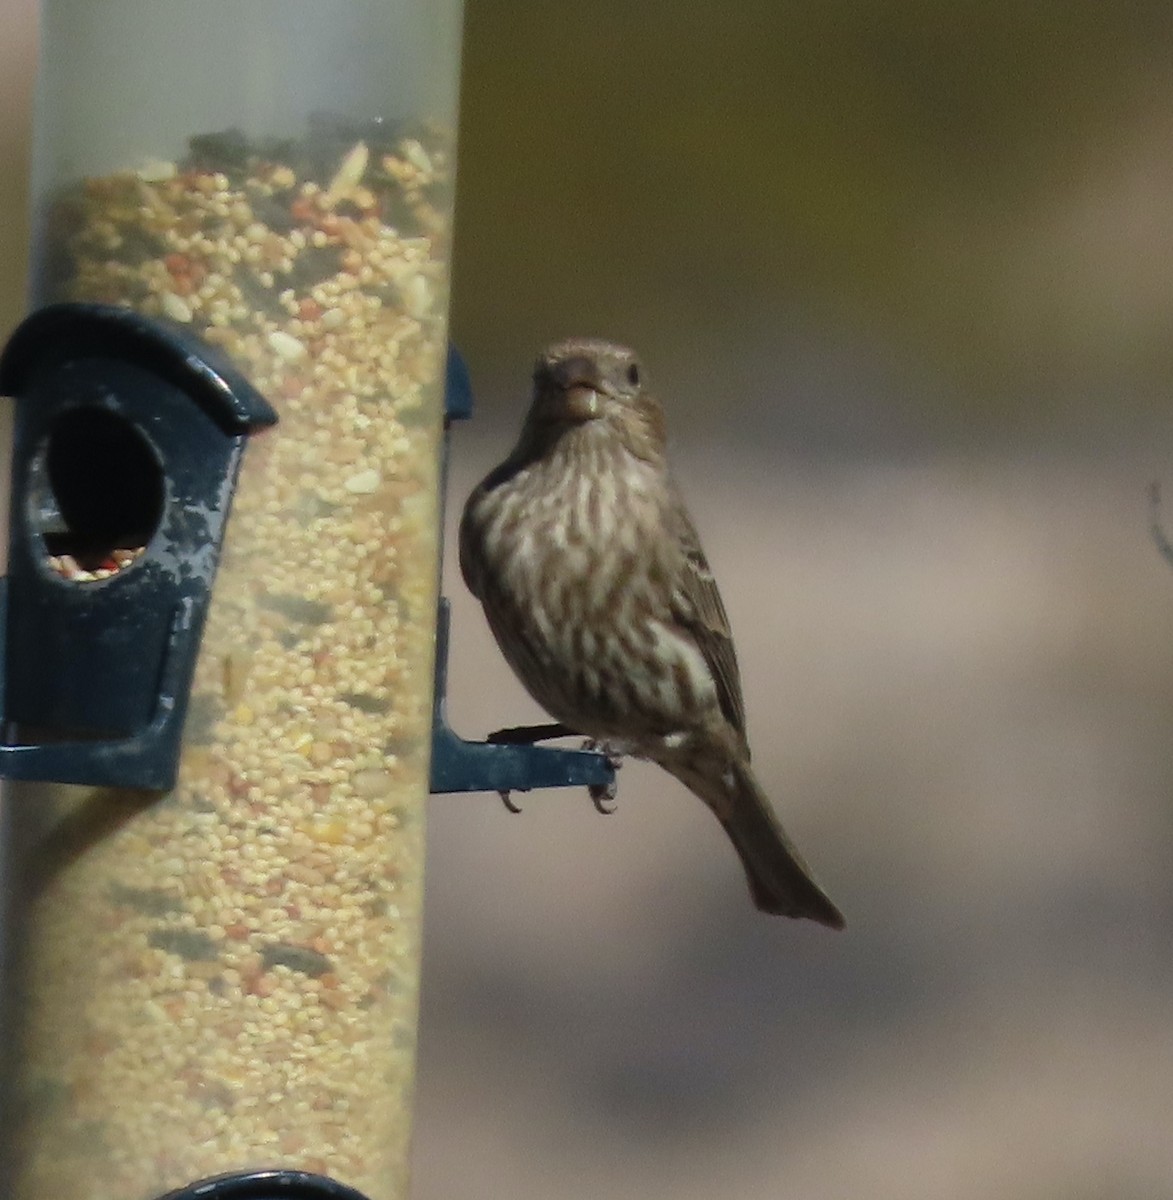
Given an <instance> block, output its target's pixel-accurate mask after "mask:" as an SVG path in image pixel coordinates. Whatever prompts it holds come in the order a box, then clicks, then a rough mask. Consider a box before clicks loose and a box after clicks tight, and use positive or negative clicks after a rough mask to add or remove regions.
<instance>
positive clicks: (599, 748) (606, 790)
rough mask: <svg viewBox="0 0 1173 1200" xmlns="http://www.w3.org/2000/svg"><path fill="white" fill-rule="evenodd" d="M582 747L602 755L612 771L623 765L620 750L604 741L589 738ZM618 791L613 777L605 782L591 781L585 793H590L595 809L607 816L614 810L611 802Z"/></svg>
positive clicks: (614, 806)
mask: <svg viewBox="0 0 1173 1200" xmlns="http://www.w3.org/2000/svg"><path fill="white" fill-rule="evenodd" d="M583 749H584V750H590V751H592V752H593V753H595V754H601V755H603V757H604V758H605V759H606V760H607V765H608V766H609V767H610V768H611V770H612V771H618V770H619V768H620V767H621V766H623V754H622V752H621V751H619V750H618V749H617V748H616V747H614V746H609V745H607V743H606V742H596V741H594V740H591V741H588V742H586V743H585V745H584V746H583ZM618 791H619V785H618V783H617V782H616V781H615V780H614V779H611V780H609V781H608V782H607V783H592V784H590V785H589V786H588V787H587V793H588V794H589V795H590V798H591V803H592V804H593V805H594V806H595V810H596V811H597V812H600V813H602V814H603V816H605V817H609V816H610V815H611V814H612V813H613V812H614V811H615V808H616V805H615V804H614V803H612V802H613V801H614V799H615V797H616V795H617V794H618Z"/></svg>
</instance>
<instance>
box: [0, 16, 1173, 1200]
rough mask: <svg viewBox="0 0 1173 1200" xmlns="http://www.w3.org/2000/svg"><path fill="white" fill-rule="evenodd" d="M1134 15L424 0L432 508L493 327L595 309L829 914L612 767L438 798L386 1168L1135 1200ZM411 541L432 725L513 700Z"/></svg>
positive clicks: (1152, 203) (428, 1191)
mask: <svg viewBox="0 0 1173 1200" xmlns="http://www.w3.org/2000/svg"><path fill="white" fill-rule="evenodd" d="M31 9H32V4H31V3H30V0H0V13H3V14H4V37H3V39H0V58H2V59H3V68H4V69H3V70H0V88H2V89H3V91H0V99H2V103H3V111H4V113H5V116H6V124H5V126H4V128H3V130H2V131H0V153H2V154H3V155H4V159H3V161H4V165H5V169H4V170H3V171H2V172H0V189H3V190H2V191H0V205H3V207H2V208H0V215H2V217H3V220H0V238H3V239H4V240H3V242H2V243H0V305H3V307H2V308H0V325H8V324H11V321H12V320H14V319H15V317H16V315H17V314H18V313H19V312H20V310H21V307H22V305H21V302H20V298H19V294H18V292H17V291H16V288H17V286H18V285H17V283H16V280H17V278H18V276H19V272H20V268H21V262H20V259H21V255H20V253H19V246H20V236H19V234H20V210H19V205H18V203H17V199H18V197H19V195H20V194H21V193H22V190H23V187H22V185H20V186H18V185H19V176H20V169H21V155H22V154H23V147H24V133H23V129H24V124H23V123H24V121H25V117H24V113H23V110H22V108H21V103H22V99H21V97H22V94H23V93H22V87H24V86H26V85H27V80H26V76H25V75H24V74H22V71H21V66H22V64H27V43H28V26H27V18H26V21H25V23H23V24H22V22H21V20H20V14H21V13H24V14H27V13H28V12H30V11H31ZM1171 13H1173V10H1171V9H1169V7H1168V5H1167V3H1164V2H1162V3H1161V4H1156V3H1142V2H1140V0H1136V2H1132V3H1126V4H1122V5H1116V6H1111V7H1104V6H1103V5H1101V4H1098V3H1090V2H1088V0H1078V2H1071V3H1066V4H1058V3H1053V4H1052V3H1044V4H1039V5H1033V6H1026V7H1024V6H1016V5H1008V4H1004V3H992V4H991V3H986V4H978V3H976V2H973V3H971V2H969V0H965V2H963V3H958V4H956V5H948V6H941V5H930V4H924V3H917V2H915V0H882V2H877V3H875V4H872V5H866V6H865V5H852V4H848V3H844V2H841V0H832V2H827V3H783V4H777V3H774V2H773V0H763V2H762V3H749V4H747V5H743V6H740V7H738V8H737V9H736V10H730V9H729V7H728V6H717V5H701V4H692V5H686V6H677V5H669V4H666V3H663V2H662V0H657V2H654V3H650V4H646V5H640V6H631V5H623V4H619V3H618V2H617V0H604V2H603V3H600V4H596V5H589V6H581V5H579V6H575V5H569V4H542V5H539V4H536V3H527V2H526V0H508V2H502V3H499V4H493V5H490V4H487V3H484V2H483V0H470V2H469V10H468V15H469V20H468V36H467V40H466V76H465V93H464V100H465V107H464V115H463V119H462V144H461V178H460V200H459V205H460V213H459V228H458V242H457V268H456V279H455V282H454V333H455V335H456V338H457V340H458V341H459V343H460V344H461V345H462V347H463V348H464V350H465V352H466V354H467V356H468V358H469V360H470V364H471V366H472V369H473V373H474V379H475V382H476V384H477V389H478V401H479V416H478V419H477V420H476V421H475V422H474V423H473V425H472V426H471V427H469V428H468V429H465V430H460V431H458V435H457V443H456V455H455V463H454V471H453V481H452V499H453V504H452V506H451V507H452V509H453V511H452V512H450V514H449V523H450V524H451V522H452V520H454V518H455V509H456V507H458V505H459V502H460V501H461V500H462V499H463V496H464V495H465V494H466V493H467V491H468V488H469V487H470V486H471V485H472V483H473V482H474V481H475V479H476V478H477V477H478V476H479V474H480V473H482V472H483V471H484V470H486V469H487V468H488V467H489V466H490V465H491V464H492V463H493V462H495V461H496V460H497V459H499V458H500V456H501V455H502V454H503V453H504V451H505V449H506V448H507V447H508V445H509V443H510V441H511V439H512V437H513V435H514V433H515V430H516V425H517V422H518V420H519V418H520V408H521V405H522V402H523V401H522V394H523V392H524V388H525V383H526V375H527V371H528V365H529V360H530V359H531V357H532V355H533V354H534V352H535V351H536V350H537V349H538V348H539V346H540V345H541V343H542V342H544V341H546V340H548V339H549V338H552V337H556V336H561V335H564V334H568V333H601V334H605V335H609V336H614V337H622V338H627V339H629V340H631V341H632V342H633V343H634V344H635V345H637V346H638V347H639V348H640V349H641V350H642V351H643V353H644V356H645V358H646V361H647V365H648V369H649V372H650V374H651V376H652V378H653V379H654V380H655V381H656V382H657V384H658V385H659V387H660V389H661V391H662V392H663V394H664V396H665V399H666V401H667V403H668V407H669V415H670V419H672V427H673V433H674V440H675V447H676V451H677V462H678V473H679V474H680V477H681V481H682V483H683V485H684V487H685V489H686V491H687V493H688V495H689V497H690V499H691V502H692V506H693V509H694V515H695V516H696V518H697V521H698V524H699V525H700V528H701V531H702V534H703V535H704V537H705V540H706V544H707V547H708V550H709V554H710V558H712V560H713V563H714V567H715V569H716V570H717V573H718V575H719V577H720V579H721V583H722V588H723V591H724V593H725V597H726V600H727V604H728V607H729V609H730V613H731V617H732V619H733V622H734V626H735V629H736V632H737V635H738V642H739V646H740V650H741V657H742V661H743V673H744V676H745V687H746V693H747V702H748V707H749V712H750V732H751V737H752V740H753V744H754V747H755V757H756V759H757V761H758V762H759V763H760V766H761V774H762V777H763V780H764V781H765V782H766V783H767V785H768V786H769V787H770V788H771V790H772V792H773V794H774V795H775V796H776V798H777V800H778V803H779V805H780V807H781V809H782V811H783V813H784V815H785V817H786V820H787V823H788V825H789V826H790V828H791V830H792V832H793V833H794V835H795V837H796V839H797V840H798V842H799V844H800V846H801V847H802V848H803V851H804V853H805V854H806V855H807V856H808V857H809V859H810V860H811V862H812V864H813V865H814V866H815V868H816V870H817V872H818V874H819V876H820V878H821V880H822V881H823V882H824V883H825V885H826V886H827V888H828V890H829V891H830V892H831V894H832V895H833V896H834V897H835V899H836V900H837V901H838V902H839V903H840V904H841V905H842V906H843V908H844V910H845V911H846V913H847V916H848V921H849V928H848V930H847V932H846V933H845V934H844V935H842V936H835V935H832V934H829V933H827V932H825V931H823V930H819V929H814V928H805V927H802V926H797V925H794V924H791V923H786V922H779V921H772V920H770V919H767V918H763V917H760V916H758V915H757V914H756V913H754V911H753V910H752V909H751V908H750V906H749V903H748V900H747V899H746V896H745V892H744V885H743V882H742V880H741V878H740V875H739V872H738V869H737V865H736V862H735V861H734V859H733V856H732V854H731V852H730V851H729V849H728V846H727V845H726V844H725V842H724V841H723V839H722V838H721V837H720V834H719V831H718V830H717V829H716V826H715V824H714V823H713V822H712V820H711V818H709V817H708V815H707V813H705V812H704V811H703V809H702V807H701V806H700V804H699V803H698V802H697V801H695V800H694V799H693V798H691V797H690V796H688V795H687V794H686V793H685V792H684V791H683V790H682V789H681V788H680V787H678V786H677V785H676V784H674V783H673V782H672V781H671V780H669V779H667V778H666V777H664V776H662V775H660V774H659V773H657V772H656V771H655V770H654V769H652V768H647V767H644V766H641V765H638V764H632V765H628V766H626V767H625V768H624V769H623V772H622V777H621V791H620V803H619V810H618V812H617V814H616V815H615V816H613V817H610V818H607V819H604V818H600V817H598V816H597V815H596V814H595V813H594V811H593V809H592V808H591V807H590V804H589V801H588V800H587V798H586V797H585V796H583V795H576V794H571V793H547V794H542V795H536V796H530V797H528V798H526V799H525V801H524V808H525V811H524V815H522V816H520V817H511V816H509V815H508V814H507V813H506V812H505V811H504V809H503V808H502V807H501V806H500V805H499V803H498V802H497V800H496V799H495V798H494V797H473V798H470V797H438V798H436V799H435V800H434V801H433V803H432V810H431V820H432V823H431V830H430V841H429V854H430V863H429V879H428V909H427V929H426V952H425V967H424V970H425V979H424V1002H423V1014H422V1026H421V1053H420V1061H419V1109H418V1124H417V1134H416V1154H415V1176H416V1184H415V1192H416V1195H417V1196H418V1197H419V1200H464V1198H468V1200H473V1198H476V1200H481V1198H482V1197H501V1196H509V1197H513V1198H515V1200H528V1198H530V1197H532V1198H533V1200H539V1198H541V1200H546V1198H547V1197H550V1196H556V1197H559V1198H569V1200H574V1198H576V1197H582V1198H583V1200H587V1198H590V1200H596V1198H598V1197H603V1196H606V1197H614V1198H623V1197H632V1198H635V1197H640V1198H641V1200H668V1198H669V1197H671V1198H672V1200H689V1198H690V1197H694V1196H695V1197H697V1198H698V1200H699V1198H700V1197H706V1198H707V1197H711V1196H714V1195H718V1196H723V1197H731V1198H736V1200H742V1198H744V1200H751V1198H757V1197H761V1198H762V1200H824V1198H825V1200H839V1198H841V1197H857V1196H860V1197H869V1198H873V1197H874V1198H875V1200H888V1198H891V1200H922V1198H923V1200H940V1198H941V1197H949V1198H950V1200H988V1198H989V1197H998V1198H999V1200H1003V1198H1005V1200H1059V1198H1062V1200H1167V1198H1168V1197H1169V1196H1171V1195H1173V1139H1170V1137H1169V1127H1170V1121H1171V1113H1173V1016H1171V1015H1170V1003H1169V997H1170V995H1171V994H1173V950H1171V948H1170V938H1169V933H1168V930H1169V928H1170V922H1171V918H1173V885H1171V882H1170V880H1171V872H1170V868H1169V863H1170V862H1171V861H1173V751H1171V749H1170V747H1171V744H1173V739H1171V738H1170V733H1169V731H1170V728H1171V727H1173V570H1170V569H1169V567H1168V566H1167V565H1166V564H1165V563H1163V562H1162V561H1161V559H1160V558H1159V556H1158V554H1157V552H1156V550H1155V549H1154V547H1153V545H1152V543H1151V542H1150V541H1149V539H1148V534H1147V530H1146V521H1147V514H1146V508H1145V488H1146V486H1147V484H1148V482H1149V481H1150V480H1151V479H1154V478H1164V479H1166V480H1167V481H1169V490H1170V493H1171V495H1173V470H1171V464H1173V421H1171V420H1170V417H1169V405H1168V396H1169V392H1170V387H1169V384H1170V375H1171V373H1173V369H1171V362H1170V356H1169V352H1168V346H1169V338H1168V321H1169V318H1168V313H1169V311H1170V308H1171V306H1173V204H1171V203H1170V200H1169V196H1170V187H1169V185H1168V181H1169V180H1171V179H1173V136H1171V135H1173V71H1170V69H1169V68H1168V65H1167V64H1168V62H1170V61H1173V59H1171V57H1170V47H1171V46H1173V37H1171V35H1170V26H1171V22H1173V16H1171ZM1171 521H1173V516H1171ZM447 578H448V583H447V590H448V592H449V594H450V595H451V596H452V597H453V600H454V604H455V617H454V620H455V626H454V644H453V662H452V670H451V677H452V691H453V698H452V715H453V720H454V723H456V724H457V726H458V727H459V728H461V730H462V731H464V732H466V733H468V734H469V735H472V734H475V733H481V732H483V731H485V730H487V729H489V728H491V727H494V726H496V725H499V724H505V723H513V722H520V721H524V720H526V719H527V717H528V716H530V715H536V714H534V710H533V708H532V706H531V705H530V704H529V702H528V701H527V700H526V698H525V697H524V696H523V695H522V693H521V691H520V689H519V687H518V686H517V685H516V684H515V683H514V682H513V681H512V679H511V678H510V676H509V675H508V672H507V669H506V668H505V667H504V665H503V664H502V662H501V661H500V659H499V656H498V655H497V654H496V651H495V649H494V648H493V647H492V645H491V643H490V640H489V638H488V635H487V633H486V631H485V628H484V625H483V622H482V621H481V618H480V616H479V614H478V613H477V612H476V611H475V606H473V605H472V604H471V602H470V601H469V599H468V597H467V596H466V595H465V593H464V591H463V588H462V587H461V586H460V584H459V583H458V582H457V581H456V579H455V576H454V572H452V570H451V564H449V572H448V577H447Z"/></svg>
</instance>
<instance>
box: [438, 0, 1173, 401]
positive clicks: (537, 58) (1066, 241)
mask: <svg viewBox="0 0 1173 1200" xmlns="http://www.w3.org/2000/svg"><path fill="white" fill-rule="evenodd" d="M1171 50H1173V7H1170V6H1169V5H1168V3H1166V2H1163V0H1161V2H1152V0H1141V2H1127V3H1122V4H1115V5H1107V4H1104V3H1102V0H1064V2H1063V3H1059V2H1057V0H1046V2H1040V3H1034V4H1008V3H991V2H990V0H985V2H981V0H957V2H953V3H947V4H946V3H940V2H936V3H933V2H930V0H871V2H869V3H861V2H859V0H857V2H855V3H852V2H849V0H789V2H787V0H751V2H748V3H744V4H741V5H712V4H704V5H702V4H695V3H693V4H678V3H677V4H673V3H668V2H667V0H648V2H645V3H642V4H638V5H636V4H631V3H624V2H622V0H600V2H597V3H593V4H590V5H571V4H564V3H551V2H549V0H497V2H495V3H492V4H490V3H487V2H486V0H469V2H468V5H467V17H466V37H465V63H464V91H463V96H462V128H461V144H460V180H459V188H458V221H457V252H456V277H455V292H454V329H455V333H456V336H457V338H458V340H459V341H460V342H461V344H462V345H463V346H464V347H465V349H466V350H467V351H468V353H469V354H470V356H471V357H472V358H473V359H474V360H475V361H477V362H480V363H482V364H491V365H492V366H493V367H494V369H497V368H498V367H499V368H500V369H502V370H504V368H505V364H506V363H508V362H512V363H514V364H516V362H517V360H518V357H519V356H521V359H522V361H525V360H526V359H527V358H528V356H529V355H530V354H531V353H532V351H533V349H534V347H535V346H536V345H538V344H539V343H541V342H542V341H544V340H545V339H546V338H547V337H550V336H557V335H561V334H563V333H565V332H569V331H574V332H578V331H583V332H587V331H598V332H602V333H618V332H622V333H623V334H624V335H625V336H631V337H632V338H634V337H635V336H636V333H637V332H638V333H639V334H640V335H641V336H643V335H645V334H647V333H648V331H654V332H652V334H651V336H653V338H660V337H663V338H665V339H666V340H671V339H672V338H673V337H674V338H675V339H676V340H678V341H681V342H687V343H690V344H694V345H695V344H710V343H711V344H713V345H718V344H719V343H720V338H719V336H718V333H719V331H720V329H722V328H725V327H727V326H729V325H736V323H737V322H738V321H740V320H742V319H745V318H746V317H747V316H748V315H749V314H751V313H753V312H755V310H756V311H759V312H760V311H763V310H764V311H767V312H768V311H771V310H773V311H778V312H779V313H780V314H784V313H785V312H786V310H787V309H788V308H789V307H797V308H799V309H801V310H802V311H803V312H804V313H806V314H808V315H809V314H811V313H815V314H821V315H822V316H821V318H820V319H826V320H828V321H832V322H846V323H847V324H849V325H855V326H857V327H859V328H861V329H866V330H868V331H870V335H875V334H876V332H877V331H879V336H880V337H881V338H883V339H885V340H894V341H895V342H896V343H897V345H898V346H901V347H903V349H901V350H899V351H898V353H901V354H910V355H912V356H913V357H916V358H923V359H925V360H926V361H927V362H928V363H930V364H931V366H932V369H933V370H936V371H941V372H943V373H944V375H945V376H946V377H948V378H949V380H950V382H951V383H952V384H954V385H955V386H956V387H957V388H959V390H960V393H961V394H962V395H963V396H964V397H965V400H964V402H963V403H964V404H965V405H966V407H967V409H968V412H967V413H964V414H962V415H963V417H965V419H969V418H976V419H981V418H982V417H983V416H984V417H990V418H997V420H998V421H1003V420H1006V419H1008V418H1010V417H1021V416H1023V415H1024V414H1023V413H1021V412H1016V411H1015V410H1017V409H1021V408H1022V406H1023V403H1024V396H1025V395H1026V394H1027V393H1028V392H1034V393H1036V395H1035V398H1034V400H1032V410H1031V413H1030V414H1029V417H1028V419H1031V420H1034V419H1037V418H1039V417H1048V416H1054V411H1053V409H1054V408H1055V407H1056V406H1061V405H1063V404H1067V403H1069V402H1070V399H1071V395H1072V394H1073V393H1078V392H1089V393H1090V392H1095V391H1096V390H1097V388H1102V387H1103V386H1105V385H1108V384H1109V383H1110V381H1112V380H1117V381H1119V380H1120V373H1121V372H1124V373H1125V375H1126V377H1127V378H1126V380H1125V382H1127V384H1128V386H1129V388H1131V389H1132V390H1133V392H1134V393H1135V399H1136V402H1137V403H1138V404H1139V403H1142V401H1143V400H1144V396H1145V395H1151V394H1156V392H1157V391H1159V390H1160V389H1159V388H1154V387H1152V386H1150V385H1151V384H1152V383H1153V381H1154V380H1160V381H1161V382H1163V380H1164V377H1165V375H1166V374H1167V371H1168V368H1169V366H1170V365H1171V364H1170V363H1169V360H1168V352H1167V350H1166V348H1165V342H1166V340H1167V339H1166V337H1165V336H1164V319H1163V313H1162V312H1160V311H1158V310H1159V309H1160V305H1161V302H1162V301H1163V300H1165V299H1166V298H1167V299H1170V300H1173V291H1170V290H1167V289H1165V288H1164V286H1163V285H1161V286H1159V287H1157V295H1156V296H1151V295H1149V294H1148V292H1151V291H1152V290H1153V289H1152V288H1149V289H1148V292H1146V294H1145V296H1144V297H1143V300H1144V307H1143V311H1140V310H1138V311H1136V312H1130V313H1127V314H1125V315H1124V316H1123V317H1121V316H1120V315H1119V314H1118V313H1116V312H1115V311H1108V310H1107V309H1108V306H1107V305H1106V304H1105V303H1102V302H1101V301H1100V299H1099V297H1098V296H1097V269H1098V267H1097V262H1098V260H1097V259H1096V256H1095V255H1094V254H1093V255H1091V257H1090V259H1089V260H1088V261H1085V253H1086V248H1085V245H1084V243H1083V240H1082V238H1081V235H1080V232H1079V229H1078V224H1079V221H1078V219H1076V220H1075V222H1074V224H1075V226H1076V227H1075V228H1074V229H1073V230H1072V231H1070V232H1069V231H1067V230H1066V229H1065V228H1064V229H1062V230H1061V231H1060V233H1059V234H1058V235H1055V236H1052V232H1051V227H1052V225H1053V223H1054V222H1055V221H1057V220H1058V221H1060V224H1061V223H1062V214H1063V213H1064V212H1065V211H1066V209H1067V208H1070V207H1071V206H1073V205H1074V206H1075V207H1076V208H1077V209H1078V207H1079V205H1080V204H1081V203H1083V199H1082V192H1081V189H1086V188H1087V187H1089V186H1091V187H1093V189H1094V187H1095V186H1096V185H1097V180H1099V179H1100V178H1101V177H1102V176H1103V177H1108V178H1110V177H1111V176H1112V173H1113V171H1116V170H1118V169H1119V170H1126V169H1128V164H1127V163H1120V162H1118V159H1119V158H1120V154H1121V146H1122V145H1127V144H1128V137H1129V136H1130V131H1132V130H1134V129H1135V128H1136V127H1137V126H1138V124H1141V125H1143V122H1144V120H1145V114H1146V113H1149V112H1150V111H1152V110H1156V111H1165V110H1168V111H1173V86H1171V84H1173V73H1171V72H1170V69H1169V65H1168V64H1169V63H1170V62H1173V58H1171V54H1170V52H1171ZM1141 154H1142V156H1143V150H1142V151H1141ZM1127 218H1128V213H1127V211H1125V212H1124V213H1123V216H1122V220H1124V221H1125V222H1127ZM1107 219H1108V220H1109V221H1110V220H1111V213H1109V214H1108V216H1107ZM1141 232H1142V233H1143V231H1141ZM1158 232H1159V233H1162V234H1167V235H1168V237H1167V243H1168V244H1164V243H1163V244H1161V245H1160V246H1156V247H1152V248H1151V249H1152V251H1153V253H1155V254H1157V255H1158V256H1164V257H1165V258H1167V259H1168V261H1169V262H1170V266H1171V267H1173V218H1171V219H1170V220H1169V222H1168V223H1167V225H1166V226H1164V227H1163V228H1160V229H1159V230H1158ZM1147 249H1148V248H1147V247H1144V246H1141V247H1139V250H1140V251H1142V252H1145V251H1147ZM1120 251H1121V254H1122V255H1124V256H1128V255H1130V254H1135V253H1137V252H1138V247H1137V246H1136V245H1135V244H1134V243H1133V242H1131V241H1126V242H1125V244H1124V245H1123V246H1121V248H1120ZM1101 257H1103V256H1102V255H1101ZM1111 269H1112V271H1114V272H1116V273H1117V274H1120V275H1121V276H1122V278H1121V279H1119V280H1117V282H1116V286H1117V288H1118V289H1119V290H1123V291H1124V292H1125V294H1126V296H1127V292H1128V290H1129V289H1128V286H1127V280H1128V275H1127V272H1128V270H1129V265H1128V263H1127V262H1123V261H1122V262H1114V263H1112V264H1111ZM629 330H631V331H635V332H632V333H630V335H628V334H627V331H629ZM514 370H516V366H515V367H514ZM1038 393H1043V394H1044V395H1047V394H1049V395H1050V398H1049V399H1043V400H1042V401H1041V403H1040V401H1039V396H1038ZM950 394H951V395H956V394H957V393H954V392H951V393H950ZM924 402H925V403H928V404H931V403H932V402H933V401H932V399H931V397H926V398H925V401H924Z"/></svg>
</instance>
